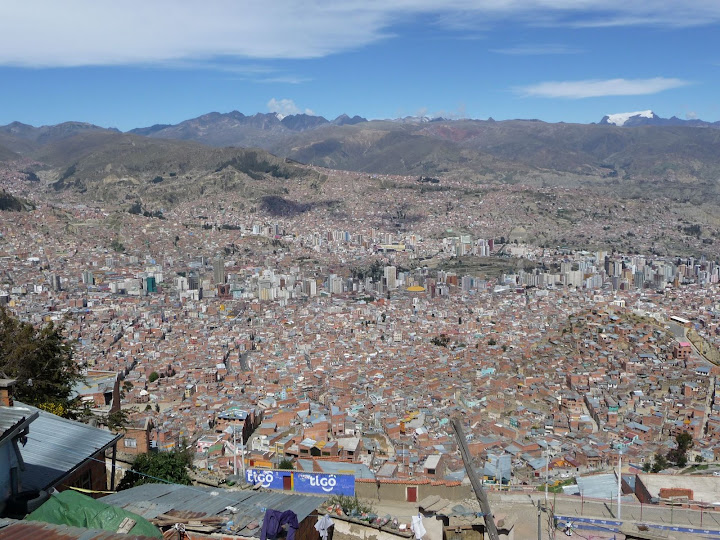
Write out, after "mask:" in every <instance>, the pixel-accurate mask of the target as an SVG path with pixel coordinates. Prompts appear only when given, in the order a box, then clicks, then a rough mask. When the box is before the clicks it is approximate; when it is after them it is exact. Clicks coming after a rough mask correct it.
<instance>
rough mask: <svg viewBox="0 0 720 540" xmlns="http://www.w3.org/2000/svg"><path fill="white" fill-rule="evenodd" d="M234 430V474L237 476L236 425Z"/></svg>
mask: <svg viewBox="0 0 720 540" xmlns="http://www.w3.org/2000/svg"><path fill="white" fill-rule="evenodd" d="M232 430H233V474H234V475H235V476H237V442H236V440H235V426H234V425H233V427H232Z"/></svg>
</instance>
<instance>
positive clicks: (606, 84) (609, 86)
mask: <svg viewBox="0 0 720 540" xmlns="http://www.w3.org/2000/svg"><path fill="white" fill-rule="evenodd" d="M688 84H690V83H689V82H688V81H684V80H682V79H673V78H666V77H655V78H653V79H606V80H598V79H588V80H584V81H548V82H541V83H537V84H532V85H529V86H521V87H518V88H515V89H514V90H515V92H516V93H517V94H520V95H522V96H524V97H546V98H568V99H582V98H590V97H602V96H642V95H647V94H657V93H658V92H662V91H664V90H670V89H672V88H679V87H681V86H686V85H688Z"/></svg>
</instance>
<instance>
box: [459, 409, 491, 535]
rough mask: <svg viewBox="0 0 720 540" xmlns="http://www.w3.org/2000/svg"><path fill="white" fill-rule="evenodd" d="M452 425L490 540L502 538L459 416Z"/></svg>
mask: <svg viewBox="0 0 720 540" xmlns="http://www.w3.org/2000/svg"><path fill="white" fill-rule="evenodd" d="M450 422H451V423H452V427H453V429H454V430H455V438H456V439H457V442H458V447H460V455H461V456H462V460H463V463H465V471H466V472H467V475H468V478H470V484H471V485H472V487H473V491H475V496H476V497H477V499H478V502H479V503H480V508H481V510H482V513H483V519H484V520H485V529H486V530H487V533H488V538H489V539H490V540H500V537H499V536H498V531H497V527H495V520H494V519H493V515H492V510H491V509H490V501H488V498H487V493H485V490H484V489H483V486H482V482H481V481H480V480H478V477H477V474H476V473H475V469H473V466H472V460H471V459H470V450H468V447H467V441H466V440H465V433H464V432H463V428H462V425H461V424H460V420H459V419H458V418H453V419H452V420H450Z"/></svg>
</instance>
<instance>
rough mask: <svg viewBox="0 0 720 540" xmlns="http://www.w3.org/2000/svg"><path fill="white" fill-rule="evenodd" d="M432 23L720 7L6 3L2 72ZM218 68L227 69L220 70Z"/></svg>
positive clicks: (312, 45)
mask: <svg viewBox="0 0 720 540" xmlns="http://www.w3.org/2000/svg"><path fill="white" fill-rule="evenodd" d="M418 15H427V16H430V17H431V18H432V19H433V20H434V21H435V23H436V24H437V25H439V26H443V27H445V28H447V29H455V30H463V29H464V30H468V29H469V30H474V31H477V30H478V29H484V28H489V27H492V26H493V25H496V24H500V23H503V24H504V23H506V22H508V21H510V22H518V23H521V24H526V25H538V24H547V25H564V26H577V27H582V26H628V25H632V26H638V25H642V26H647V25H664V26H671V27H681V26H692V25H701V24H705V25H707V24H713V23H717V22H719V21H720V2H718V1H717V0H693V1H679V0H678V1H667V0H665V1H659V0H633V1H632V2H628V1H627V0H445V1H443V2H437V0H393V1H392V2H388V1H387V0H308V1H304V2H298V1H297V0H273V1H272V2H267V1H260V0H243V1H242V2H240V1H237V0H206V1H204V2H197V1H194V0H153V1H147V0H123V1H119V2H98V1H97V0H66V1H64V2H58V1H57V0H34V1H32V2H26V1H25V2H24V1H20V0H5V1H4V2H3V5H2V16H0V65H13V66H24V67H48V66H49V67H57V66H84V65H141V64H160V65H163V66H165V65H167V64H172V63H173V62H179V61H195V62H198V61H204V60H212V59H215V58H218V57H222V58H225V59H232V58H234V59H277V58H289V59H292V58H316V57H322V56H326V55H329V54H333V53H337V52H341V51H346V50H350V49H356V48H359V47H363V46H366V45H368V44H371V43H374V42H377V41H379V40H383V39H387V38H390V37H392V27H393V25H395V24H397V23H403V22H408V21H412V20H414V18H415V17H417V16H418ZM218 67H219V68H220V69H223V67H224V66H222V65H219V66H218Z"/></svg>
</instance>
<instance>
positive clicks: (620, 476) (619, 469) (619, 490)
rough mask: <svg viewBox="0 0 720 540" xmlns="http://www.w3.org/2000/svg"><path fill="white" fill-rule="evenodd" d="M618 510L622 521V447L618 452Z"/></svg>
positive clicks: (618, 517) (618, 516)
mask: <svg viewBox="0 0 720 540" xmlns="http://www.w3.org/2000/svg"><path fill="white" fill-rule="evenodd" d="M617 497H618V512H617V514H618V515H617V519H618V521H620V500H621V499H622V448H620V453H619V454H618V495H617Z"/></svg>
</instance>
